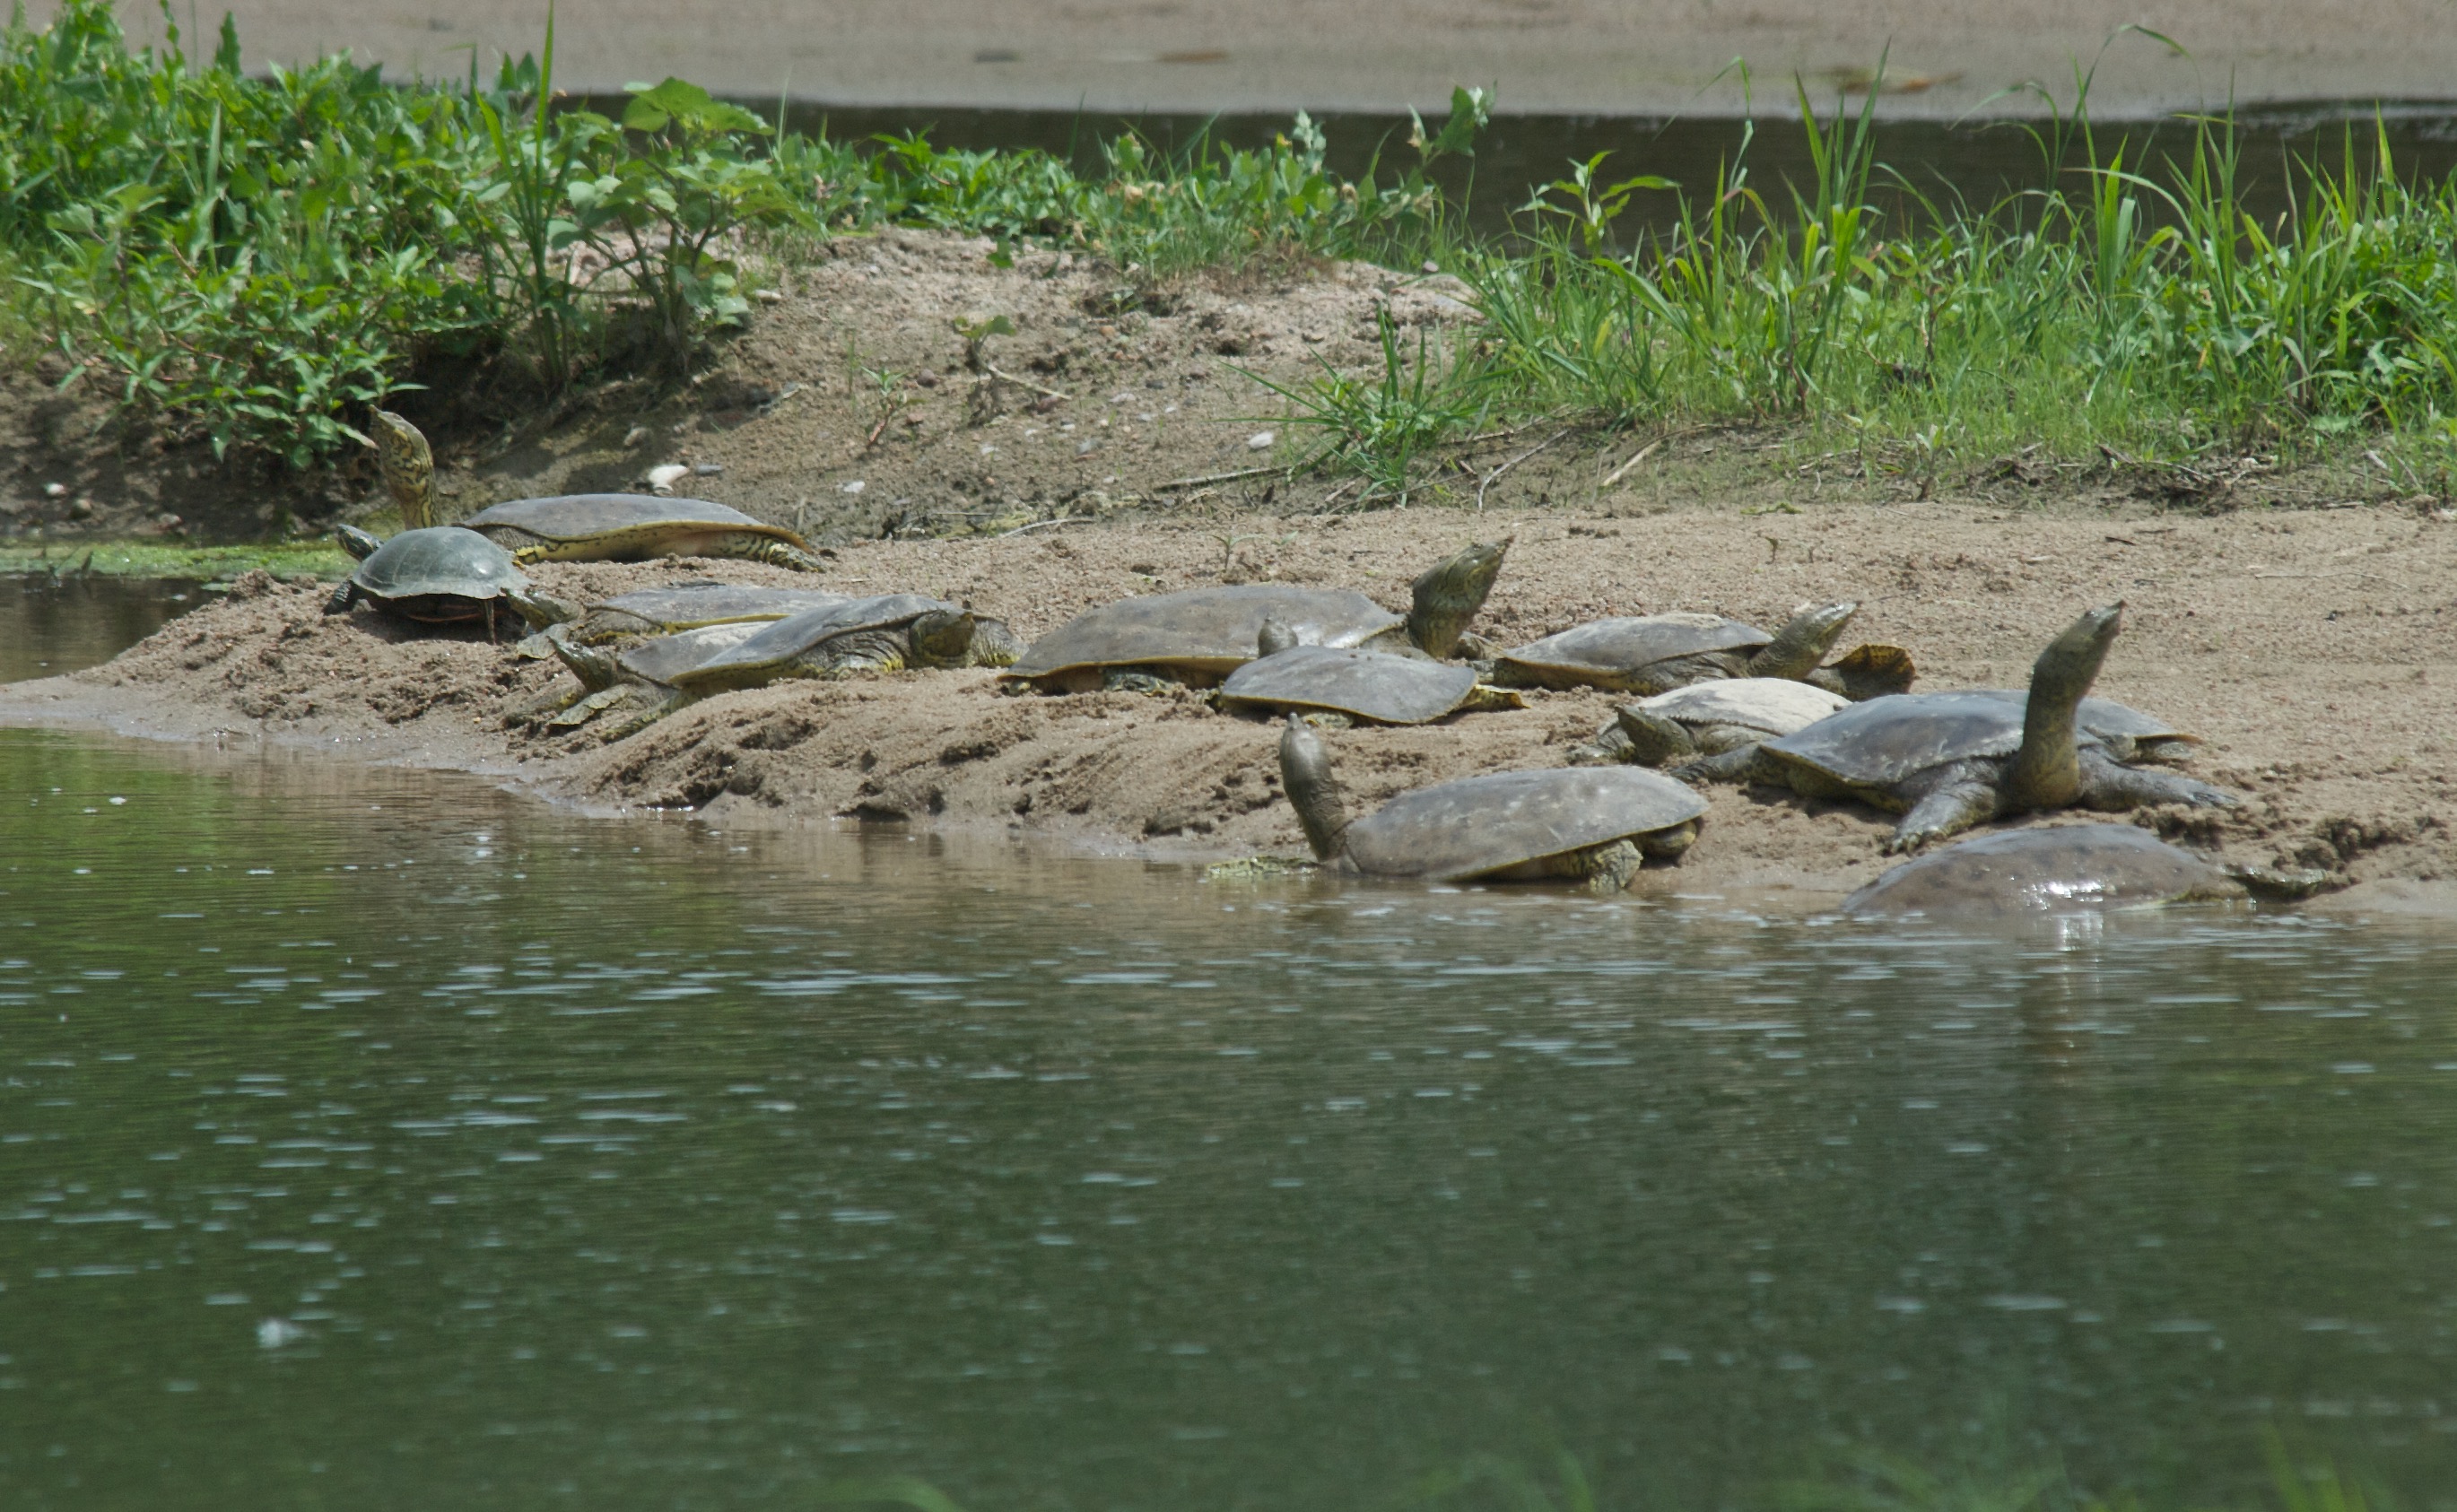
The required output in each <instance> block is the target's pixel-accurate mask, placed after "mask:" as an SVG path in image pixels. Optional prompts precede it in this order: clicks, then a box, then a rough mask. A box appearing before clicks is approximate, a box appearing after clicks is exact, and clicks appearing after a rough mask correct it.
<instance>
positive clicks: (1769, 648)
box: [1749, 601, 1860, 680]
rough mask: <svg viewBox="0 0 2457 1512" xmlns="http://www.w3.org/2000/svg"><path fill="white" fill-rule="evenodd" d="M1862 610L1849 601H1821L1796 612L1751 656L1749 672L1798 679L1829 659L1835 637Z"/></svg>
mask: <svg viewBox="0 0 2457 1512" xmlns="http://www.w3.org/2000/svg"><path fill="white" fill-rule="evenodd" d="M1859 612H1860V606H1859V605H1858V604H1856V603H1849V602H1848V601H1847V602H1845V603H1826V604H1820V605H1818V606H1817V607H1816V608H1814V609H1805V610H1803V611H1801V612H1800V613H1798V614H1795V615H1793V616H1792V617H1791V619H1790V620H1789V621H1787V622H1786V623H1785V625H1784V627H1783V628H1782V629H1780V630H1777V631H1776V632H1775V633H1774V639H1773V640H1771V641H1768V642H1767V643H1766V644H1765V645H1764V646H1762V647H1760V648H1759V651H1758V654H1757V655H1755V656H1753V657H1750V658H1749V676H1751V677H1787V678H1792V679H1794V680H1798V679H1801V678H1805V677H1807V675H1808V674H1809V673H1811V672H1814V671H1816V670H1817V664H1818V663H1820V662H1823V661H1825V660H1826V653H1827V652H1828V651H1831V650H1832V649H1834V642H1835V638H1836V637H1838V636H1840V635H1841V634H1842V633H1843V627H1844V626H1845V625H1847V624H1848V623H1851V616H1853V615H1855V614H1857V613H1859Z"/></svg>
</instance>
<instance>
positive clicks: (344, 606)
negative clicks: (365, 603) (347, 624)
mask: <svg viewBox="0 0 2457 1512" xmlns="http://www.w3.org/2000/svg"><path fill="white" fill-rule="evenodd" d="M358 602H359V585H358V584H357V583H355V582H351V581H350V580H349V579H347V578H343V579H342V580H341V586H340V587H338V588H335V589H334V590H333V596H332V597H331V598H329V599H327V600H325V601H324V612H325V613H326V614H347V613H349V612H350V605H351V604H354V603H358Z"/></svg>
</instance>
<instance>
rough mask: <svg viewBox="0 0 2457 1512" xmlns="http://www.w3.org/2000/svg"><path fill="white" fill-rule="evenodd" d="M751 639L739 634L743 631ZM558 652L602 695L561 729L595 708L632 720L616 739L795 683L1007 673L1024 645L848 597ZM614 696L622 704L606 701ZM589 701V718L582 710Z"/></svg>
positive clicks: (950, 618) (966, 613)
mask: <svg viewBox="0 0 2457 1512" xmlns="http://www.w3.org/2000/svg"><path fill="white" fill-rule="evenodd" d="M746 630H747V631H748V632H749V633H747V634H744V633H738V632H742V631H746ZM555 649H556V652H557V654H558V655H560V656H561V657H562V658H563V660H564V663H565V664H566V665H568V666H569V667H570V668H571V669H572V671H573V672H574V674H576V675H577V676H578V677H579V678H580V680H581V682H582V684H584V685H594V686H596V687H598V688H599V689H600V690H601V691H600V692H595V693H591V694H590V695H589V696H588V698H585V699H582V700H581V701H580V702H579V703H578V704H576V705H573V707H572V710H571V711H570V712H569V713H568V714H566V715H565V716H563V717H562V718H560V719H559V720H558V721H557V722H556V723H558V724H566V725H568V724H578V723H581V722H582V721H583V720H585V719H587V718H588V717H589V715H593V714H595V713H597V712H599V711H600V710H602V709H605V708H609V707H614V706H618V705H621V706H627V707H630V708H631V709H632V710H633V712H631V713H630V715H629V716H628V717H627V718H626V719H625V720H624V721H623V722H622V723H621V724H620V725H617V726H616V727H615V728H613V729H611V730H609V732H608V734H607V737H606V738H607V739H609V740H620V739H622V738H623V737H624V736H626V735H629V734H630V733H631V732H633V731H634V730H638V729H641V728H644V727H646V726H647V725H651V724H653V723H655V722H656V721H658V720H660V719H663V718H665V717H666V716H667V715H668V714H671V713H672V712H673V711H674V710H675V709H677V708H679V707H681V706H682V705H685V704H689V703H693V702H696V701H697V700H700V699H703V698H708V697H710V696H712V695H713V694H717V693H723V692H729V691H731V690H733V689H735V688H745V687H764V686H766V685H767V684H770V683H776V682H782V681H785V680H788V679H794V678H838V677H852V676H855V675H857V674H859V673H863V672H900V671H907V670H918V669H921V668H927V667H961V666H1004V665H1006V664H1009V663H1011V662H1013V661H1014V660H1015V658H1016V656H1017V655H1018V653H1020V652H1021V651H1022V649H1023V647H1022V643H1021V642H1020V641H1018V640H1017V639H1016V636H1015V633H1014V632H1013V631H1011V630H1009V629H1008V628H1007V627H1006V625H1005V623H1003V622H1001V621H998V620H993V619H989V618H987V617H985V616H981V615H976V614H974V613H973V612H972V611H971V610H970V609H966V608H964V607H963V606H961V605H960V604H954V603H947V602H946V601H944V600H942V599H933V598H930V597H927V596H926V595H923V594H918V593H891V594H883V595H880V596H878V597H876V598H869V599H850V600H847V601H846V602H845V603H839V604H836V605H833V606H831V607H827V608H819V609H811V610H807V611H805V612H803V613H801V614H797V615H795V616H793V617H792V618H790V619H784V620H779V621H776V622H775V623H771V624H756V623H753V624H726V625H709V626H705V627H703V628H701V629H698V630H689V631H685V632H683V633H682V634H681V635H675V636H663V637H660V638H658V639H657V640H653V641H649V642H646V643H644V644H640V645H637V646H633V647H631V648H630V649H629V650H627V651H623V652H621V653H619V654H616V653H611V652H609V651H608V650H607V649H606V648H604V647H602V646H586V645H580V644H576V643H575V642H573V641H572V640H571V639H570V638H568V637H557V638H556V641H555ZM614 693H620V694H621V697H620V698H615V697H609V696H606V695H609V694H614ZM592 703H594V704H595V705H596V707H594V708H589V709H588V713H587V714H582V713H580V710H581V709H582V708H583V707H586V706H588V705H590V704H592Z"/></svg>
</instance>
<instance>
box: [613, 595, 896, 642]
mask: <svg viewBox="0 0 2457 1512" xmlns="http://www.w3.org/2000/svg"><path fill="white" fill-rule="evenodd" d="M851 599H852V595H850V594H843V593H822V592H820V591H818V590H816V589H814V588H754V587H750V586H746V585H744V584H742V583H734V582H677V583H673V584H671V585H669V586H667V587H663V588H642V589H639V590H637V591H636V592H632V593H624V594H617V595H616V596H614V597H613V598H611V599H606V600H602V601H600V602H598V603H592V604H589V605H588V609H587V610H586V611H585V612H584V613H583V614H582V615H581V617H580V618H579V619H578V620H577V621H575V622H573V623H572V625H571V627H570V634H571V638H572V639H573V640H575V641H578V642H579V643H581V644H584V645H600V644H605V643H606V642H609V641H620V640H628V639H634V638H638V637H641V636H650V635H673V634H675V633H677V632H679V631H683V630H695V629H698V628H699V627H701V626H702V625H711V624H740V623H754V624H755V623H773V622H774V621H777V620H784V619H790V618H792V617H793V616H795V615H796V614H802V613H805V612H807V611H809V610H812V609H827V608H833V607H835V606H836V605H837V604H839V603H848V602H850V601H851Z"/></svg>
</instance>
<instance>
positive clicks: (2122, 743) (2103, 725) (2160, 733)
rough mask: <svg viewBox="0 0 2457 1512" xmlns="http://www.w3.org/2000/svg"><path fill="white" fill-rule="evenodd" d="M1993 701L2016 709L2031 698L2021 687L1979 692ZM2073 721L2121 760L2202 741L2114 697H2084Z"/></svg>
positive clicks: (1987, 689) (2027, 703)
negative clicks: (2142, 748) (2138, 749)
mask: <svg viewBox="0 0 2457 1512" xmlns="http://www.w3.org/2000/svg"><path fill="white" fill-rule="evenodd" d="M1978 691H1979V692H1981V693H1984V694H1986V695H1987V696H1988V697H1990V698H2001V699H2004V700H2005V701H2007V702H2008V703H2011V704H2013V705H2016V706H2027V705H2029V703H2030V698H2031V695H2030V694H2029V693H2028V692H2027V691H2025V690H2024V689H2022V688H2018V687H1984V688H1980V689H1978ZM2074 718H2075V722H2076V723H2078V724H2079V725H2080V726H2081V727H2082V728H2083V729H2085V730H2088V731H2089V732H2090V733H2091V734H2093V735H2096V736H2097V737H2098V738H2099V740H2100V741H2102V742H2103V743H2105V744H2106V745H2107V746H2109V747H2110V748H2112V749H2114V750H2115V751H2116V755H2117V758H2118V759H2119V760H2124V759H2129V758H2127V757H2126V755H2125V753H2126V752H2127V751H2128V750H2129V749H2130V748H2131V747H2132V746H2135V745H2137V744H2139V745H2150V746H2158V745H2160V744H2163V743H2166V742H2171V741H2172V742H2178V743H2181V744H2184V745H2189V746H2198V745H2199V744H2200V741H2201V738H2200V737H2199V735H2193V734H2188V733H2186V732H2185V731H2183V730H2180V729H2178V728H2177V727H2176V726H2175V725H2171V724H2169V723H2168V722H2167V721H2165V720H2163V719H2159V718H2158V717H2157V716H2155V715H2150V714H2144V713H2142V712H2141V711H2140V710H2139V709H2137V708H2132V707H2129V706H2127V705H2122V704H2118V703H2117V702H2116V701H2115V700H2114V699H2111V698H2088V697H2086V698H2084V699H2083V700H2082V701H2081V707H2080V708H2079V709H2078V710H2076V711H2075V715H2074Z"/></svg>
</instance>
